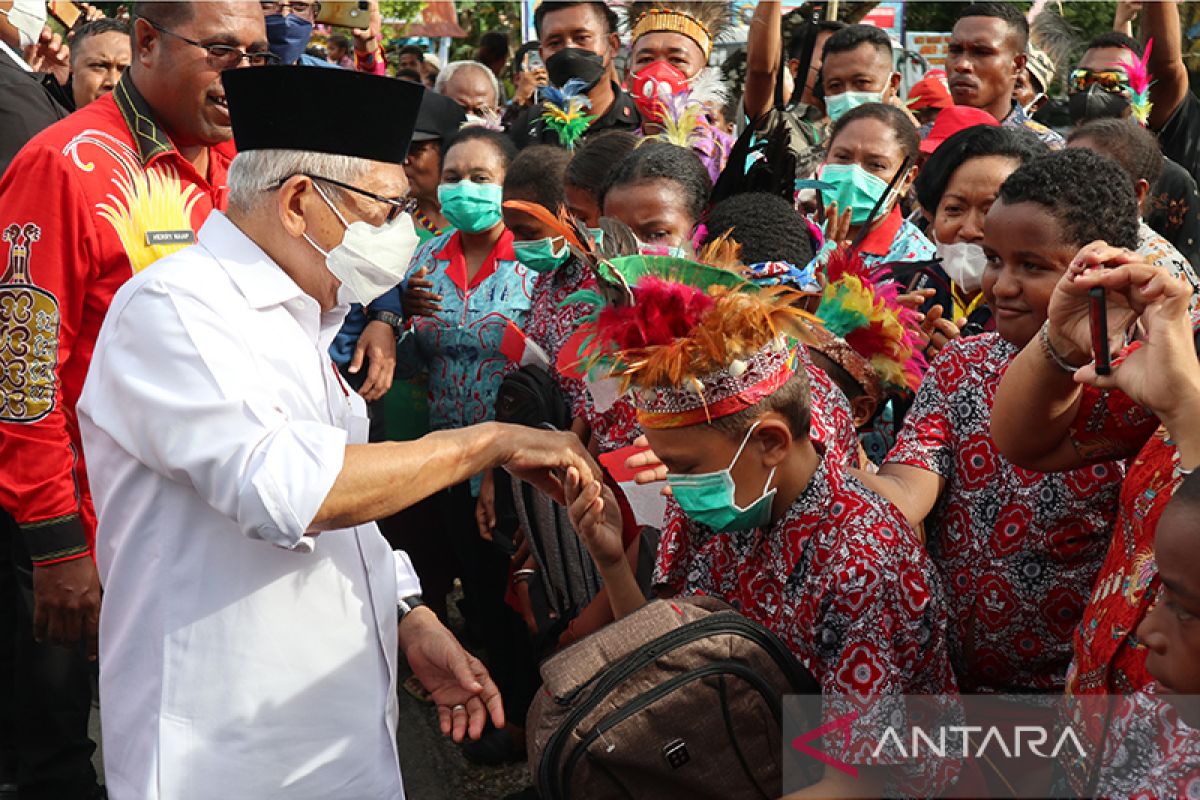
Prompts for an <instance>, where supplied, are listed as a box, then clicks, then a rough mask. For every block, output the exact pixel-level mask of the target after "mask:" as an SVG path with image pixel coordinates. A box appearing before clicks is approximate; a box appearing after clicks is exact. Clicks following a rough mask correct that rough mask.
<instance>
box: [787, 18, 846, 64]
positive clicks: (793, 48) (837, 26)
mask: <svg viewBox="0 0 1200 800" xmlns="http://www.w3.org/2000/svg"><path fill="white" fill-rule="evenodd" d="M812 27H813V24H812V23H811V22H805V23H804V24H803V25H800V26H798V27H797V28H796V32H795V34H793V36H792V39H791V41H789V42H788V58H795V59H799V58H800V57H801V56H802V55H804V40H805V38H806V37H807V36H808V34H809V31H810V30H811V28H812ZM816 27H817V31H816V33H817V34H819V33H821V32H822V31H829V32H830V33H837V32H838V31H840V30H842V29H843V28H845V27H847V25H846V23H844V22H839V21H838V20H836V19H823V20H821V21H820V22H818V23H817V25H816ZM813 37H814V41H815V40H816V38H815V37H816V34H813ZM830 38H833V37H832V36H831V37H830ZM825 41H826V42H828V41H829V39H826V40H825ZM819 55H820V53H817V52H814V53H813V56H814V57H816V56H819Z"/></svg>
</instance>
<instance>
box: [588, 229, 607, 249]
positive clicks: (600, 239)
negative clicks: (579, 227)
mask: <svg viewBox="0 0 1200 800" xmlns="http://www.w3.org/2000/svg"><path fill="white" fill-rule="evenodd" d="M588 233H590V234H591V235H592V241H593V242H595V243H596V247H603V246H604V228H588Z"/></svg>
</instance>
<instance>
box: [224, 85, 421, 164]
mask: <svg viewBox="0 0 1200 800" xmlns="http://www.w3.org/2000/svg"><path fill="white" fill-rule="evenodd" d="M221 82H222V83H223V84H224V86H225V98H226V102H228V104H229V116H230V119H231V120H232V124H233V141H234V144H235V145H236V146H237V149H238V152H245V151H247V150H304V151H307V152H310V153H330V154H332V155H341V156H354V157H356V158H365V159H368V160H371V161H383V162H387V163H392V164H402V163H404V159H405V157H406V156H407V155H408V145H409V141H410V140H411V139H412V135H413V128H414V126H415V124H416V121H417V113H418V109H419V108H420V107H421V96H422V95H423V94H424V92H425V89H424V87H422V86H420V85H419V84H416V83H410V82H408V81H401V80H396V79H395V78H385V77H382V76H378V75H368V74H366V73H363V72H355V71H353V70H348V69H328V68H325V67H299V66H274V67H247V68H245V69H232V70H227V71H225V72H223V73H221ZM329 102H334V103H336V104H337V105H338V106H339V107H342V108H354V109H359V110H360V111H362V112H365V113H364V122H363V123H362V124H357V125H348V124H347V122H346V116H345V115H342V114H333V113H330V111H329Z"/></svg>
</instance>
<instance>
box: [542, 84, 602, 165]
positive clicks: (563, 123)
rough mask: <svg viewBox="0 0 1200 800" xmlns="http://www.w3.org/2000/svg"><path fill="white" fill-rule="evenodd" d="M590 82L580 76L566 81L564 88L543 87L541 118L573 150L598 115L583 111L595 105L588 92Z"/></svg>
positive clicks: (559, 139)
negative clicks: (592, 115)
mask: <svg viewBox="0 0 1200 800" xmlns="http://www.w3.org/2000/svg"><path fill="white" fill-rule="evenodd" d="M586 88H587V83H586V82H585V81H582V80H580V79H578V78H572V79H571V80H569V81H567V83H566V85H564V86H563V87H562V88H561V89H559V88H557V87H554V86H546V87H545V88H543V89H542V98H543V100H544V102H543V103H542V108H544V109H545V110H544V111H543V112H542V119H543V120H544V121H545V124H546V127H547V128H549V129H550V130H552V131H554V132H555V134H557V135H558V143H559V144H560V145H562V146H563V147H565V148H567V149H568V150H574V149H575V145H576V144H577V143H578V142H579V138H580V137H581V136H583V134H584V132H586V131H587V129H588V126H589V125H591V124H592V120H593V119H595V117H591V116H588V115H587V114H586V113H584V112H585V111H586V110H587V109H589V108H591V107H592V101H591V100H589V99H588V96H587V94H585V91H586Z"/></svg>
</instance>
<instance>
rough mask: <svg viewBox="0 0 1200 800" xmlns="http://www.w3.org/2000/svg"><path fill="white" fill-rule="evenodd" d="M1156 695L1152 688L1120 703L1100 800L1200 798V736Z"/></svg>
mask: <svg viewBox="0 0 1200 800" xmlns="http://www.w3.org/2000/svg"><path fill="white" fill-rule="evenodd" d="M1156 690H1157V685H1155V684H1151V685H1149V686H1147V687H1146V689H1145V691H1141V692H1137V693H1135V694H1132V695H1130V696H1129V697H1126V698H1123V699H1122V700H1119V701H1117V703H1118V704H1117V708H1116V709H1115V710H1114V712H1113V716H1112V721H1111V727H1110V728H1109V733H1108V736H1107V737H1106V739H1105V747H1104V754H1103V761H1102V762H1101V767H1100V780H1099V783H1098V784H1097V786H1096V791H1095V795H1096V796H1097V797H1120V798H1130V799H1131V800H1158V798H1165V797H1200V731H1198V730H1196V729H1195V728H1192V727H1190V726H1189V725H1188V724H1187V723H1185V722H1184V721H1183V720H1181V719H1180V718H1179V715H1178V714H1177V713H1176V712H1175V709H1174V708H1172V707H1171V706H1170V705H1169V704H1168V703H1167V702H1166V701H1164V700H1163V699H1162V698H1161V697H1159V696H1157V695H1156V694H1155V691H1156ZM1189 699H1190V698H1189Z"/></svg>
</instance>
